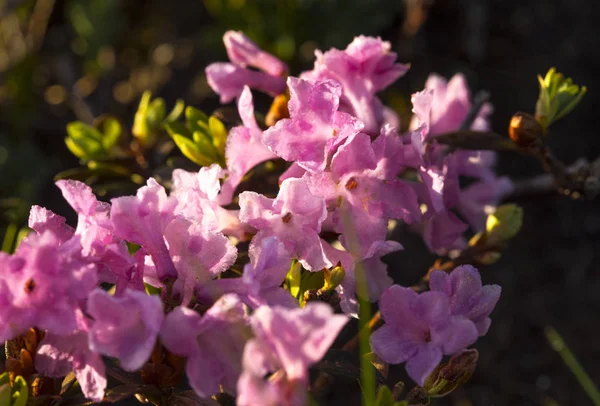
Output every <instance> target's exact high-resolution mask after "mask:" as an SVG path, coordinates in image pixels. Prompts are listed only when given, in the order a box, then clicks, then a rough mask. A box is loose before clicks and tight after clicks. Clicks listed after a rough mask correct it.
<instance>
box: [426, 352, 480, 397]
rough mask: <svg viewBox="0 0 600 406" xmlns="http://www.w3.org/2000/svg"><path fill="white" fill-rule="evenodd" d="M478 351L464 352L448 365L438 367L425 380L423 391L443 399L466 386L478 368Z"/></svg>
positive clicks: (454, 357)
mask: <svg viewBox="0 0 600 406" xmlns="http://www.w3.org/2000/svg"><path fill="white" fill-rule="evenodd" d="M478 359H479V353H478V352H477V350H475V349H472V350H464V351H462V352H460V353H458V354H455V355H453V356H452V357H450V360H449V361H448V363H447V364H440V365H438V366H437V367H436V368H435V369H434V370H433V372H432V373H431V374H430V375H429V376H428V377H427V379H426V380H425V384H424V385H423V390H424V391H425V393H426V394H427V396H429V397H433V398H441V397H443V396H446V395H448V394H449V393H451V392H452V391H454V390H455V389H456V388H458V387H459V386H460V385H464V384H465V383H466V382H467V381H468V380H469V378H471V375H473V372H474V371H475V367H476V366H477V360H478Z"/></svg>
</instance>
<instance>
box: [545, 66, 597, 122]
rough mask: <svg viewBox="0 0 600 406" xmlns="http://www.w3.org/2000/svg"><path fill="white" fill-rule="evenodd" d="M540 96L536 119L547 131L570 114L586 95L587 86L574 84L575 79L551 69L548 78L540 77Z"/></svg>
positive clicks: (547, 74)
mask: <svg viewBox="0 0 600 406" xmlns="http://www.w3.org/2000/svg"><path fill="white" fill-rule="evenodd" d="M538 81H539V83H540V95H539V97H538V100H537V103H536V106H535V118H536V120H538V122H539V123H540V124H541V125H542V127H543V128H544V130H546V129H547V128H548V127H549V126H550V125H551V124H552V123H553V122H555V121H556V120H558V119H560V118H562V117H564V116H566V115H567V114H569V113H570V112H571V111H573V109H574V108H575V106H577V104H578V103H579V102H580V101H581V98H582V97H583V95H584V94H585V93H586V91H587V88H586V87H585V86H582V87H579V86H578V85H576V84H573V79H571V78H565V77H564V75H563V74H562V73H559V72H557V71H556V69H555V68H551V69H550V70H549V71H548V73H546V76H545V77H544V78H542V77H541V76H539V75H538Z"/></svg>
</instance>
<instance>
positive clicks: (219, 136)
mask: <svg viewBox="0 0 600 406" xmlns="http://www.w3.org/2000/svg"><path fill="white" fill-rule="evenodd" d="M185 119H186V122H185V124H184V123H180V122H177V121H173V122H170V123H168V124H167V125H166V129H167V132H168V133H169V135H170V136H171V138H173V141H175V144H176V145H177V147H178V148H179V149H180V150H181V152H182V153H183V155H185V156H186V158H188V159H189V160H191V161H192V162H194V163H196V164H198V165H200V166H209V165H211V164H213V163H217V164H219V165H221V166H225V144H226V142H227V128H226V127H225V124H223V123H222V122H221V121H220V120H219V119H218V118H217V117H215V116H210V117H208V116H207V115H206V114H204V113H203V112H202V111H200V110H198V109H196V108H194V107H191V106H188V107H187V108H186V109H185Z"/></svg>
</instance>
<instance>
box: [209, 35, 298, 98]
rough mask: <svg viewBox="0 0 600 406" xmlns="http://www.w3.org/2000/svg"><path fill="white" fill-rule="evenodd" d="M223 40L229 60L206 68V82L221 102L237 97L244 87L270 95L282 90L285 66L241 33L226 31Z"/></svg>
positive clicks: (283, 89)
mask: <svg viewBox="0 0 600 406" xmlns="http://www.w3.org/2000/svg"><path fill="white" fill-rule="evenodd" d="M223 42H224V43H225V47H226V49H227V55H228V56H229V60H230V61H231V63H223V62H218V63H212V64H210V65H209V66H208V67H207V68H206V79H207V80H208V84H209V85H210V87H211V88H212V89H213V90H214V92H215V93H217V94H219V95H220V96H221V103H228V102H230V101H231V100H233V99H234V98H236V97H238V96H239V95H240V94H241V93H242V91H243V90H244V87H245V86H248V87H250V88H253V89H257V90H260V91H262V92H265V93H268V94H270V95H272V96H276V95H278V94H281V93H283V92H284V91H285V79H284V78H283V77H282V76H283V75H284V74H285V72H286V71H287V66H286V65H285V64H284V63H283V62H281V61H280V60H279V59H277V58H276V57H274V56H273V55H271V54H269V53H267V52H265V51H263V50H261V49H260V48H259V47H258V45H256V44H255V43H254V42H253V41H252V40H250V38H248V37H247V36H246V35H244V34H243V33H241V32H236V31H227V32H226V33H225V35H224V36H223ZM248 67H252V68H256V69H258V71H256V70H251V69H248Z"/></svg>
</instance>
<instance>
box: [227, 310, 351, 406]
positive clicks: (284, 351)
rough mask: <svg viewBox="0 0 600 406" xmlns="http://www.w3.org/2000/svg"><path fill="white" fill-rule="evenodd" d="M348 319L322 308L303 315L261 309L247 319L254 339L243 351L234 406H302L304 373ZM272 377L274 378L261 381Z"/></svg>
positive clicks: (322, 353) (304, 312) (301, 312)
mask: <svg viewBox="0 0 600 406" xmlns="http://www.w3.org/2000/svg"><path fill="white" fill-rule="evenodd" d="M347 321H348V318H347V317H346V316H343V315H335V314H333V312H332V310H331V307H329V305H327V304H325V303H315V302H311V303H308V304H307V305H306V307H304V308H303V309H300V308H298V309H287V308H284V307H279V306H273V307H267V306H262V307H259V308H258V309H257V310H256V311H255V312H254V314H253V315H252V318H251V324H252V330H253V331H254V334H255V336H256V338H254V339H252V340H250V341H248V343H247V344H246V347H245V348H244V357H243V365H244V372H243V373H242V375H241V376H240V379H239V381H238V385H237V388H238V393H239V396H238V404H239V405H240V406H250V405H254V404H255V403H254V402H256V400H257V399H260V398H262V399H263V402H264V404H265V405H285V406H287V405H303V404H304V399H305V393H306V387H307V385H308V367H309V366H311V365H313V364H314V363H316V362H317V361H319V360H320V359H321V358H323V356H324V355H325V352H326V351H327V350H328V348H329V347H330V346H331V344H333V341H334V340H335V338H336V337H337V335H338V333H339V332H340V330H341V329H342V327H343V326H344V325H345V324H346V323H347ZM269 373H273V376H272V378H270V379H268V380H265V379H264V377H265V376H266V375H268V374H269Z"/></svg>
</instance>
